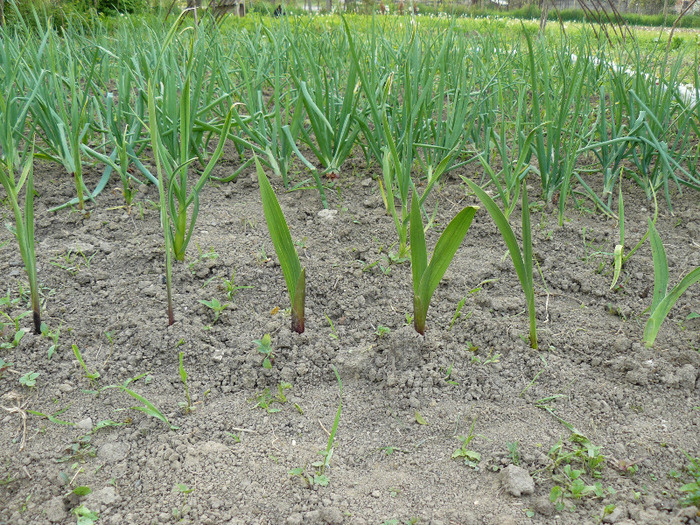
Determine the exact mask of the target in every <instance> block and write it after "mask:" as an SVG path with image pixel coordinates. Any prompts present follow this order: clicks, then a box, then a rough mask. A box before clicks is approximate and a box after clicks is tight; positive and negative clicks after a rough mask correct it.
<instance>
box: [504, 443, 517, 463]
mask: <svg viewBox="0 0 700 525" xmlns="http://www.w3.org/2000/svg"><path fill="white" fill-rule="evenodd" d="M519 445H520V444H519V443H518V442H517V441H515V442H513V443H506V447H508V457H509V458H510V460H511V461H512V462H513V465H520V452H519V451H518V446H519Z"/></svg>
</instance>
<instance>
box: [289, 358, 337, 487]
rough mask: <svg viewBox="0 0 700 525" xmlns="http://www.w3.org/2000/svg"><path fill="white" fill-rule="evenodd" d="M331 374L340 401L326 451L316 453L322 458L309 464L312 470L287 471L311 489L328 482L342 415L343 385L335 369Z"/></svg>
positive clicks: (301, 468) (298, 468)
mask: <svg viewBox="0 0 700 525" xmlns="http://www.w3.org/2000/svg"><path fill="white" fill-rule="evenodd" d="M333 372H334V373H335V378H336V379H337V380H338V388H339V390H340V394H339V395H340V399H339V401H338V410H337V411H336V413H335V419H334V420H333V426H332V427H331V431H330V433H329V434H328V443H327V444H326V449H325V450H319V451H318V453H319V454H320V455H321V456H322V458H321V459H320V460H318V461H314V462H313V463H311V465H310V466H311V467H313V469H309V465H306V466H305V467H297V468H293V469H291V470H290V471H289V475H290V476H299V477H301V478H302V479H303V480H304V481H305V482H306V485H307V486H308V487H313V486H314V485H319V486H321V487H325V486H327V485H328V483H329V481H330V480H329V479H328V476H327V475H326V471H327V470H328V469H329V468H330V466H331V459H332V458H333V451H334V450H335V449H334V447H333V446H334V445H335V435H336V433H337V432H338V425H339V424H340V415H341V414H342V410H343V383H342V381H341V380H340V374H338V370H337V369H336V368H335V367H333Z"/></svg>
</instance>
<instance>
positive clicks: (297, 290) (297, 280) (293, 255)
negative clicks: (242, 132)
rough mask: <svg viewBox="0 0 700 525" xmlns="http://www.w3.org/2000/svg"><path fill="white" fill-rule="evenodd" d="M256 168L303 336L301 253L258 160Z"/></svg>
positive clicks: (297, 328)
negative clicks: (295, 244) (296, 246)
mask: <svg viewBox="0 0 700 525" xmlns="http://www.w3.org/2000/svg"><path fill="white" fill-rule="evenodd" d="M255 166H256V168H257V171H258V183H259V184H260V198H261V199H262V205H263V211H264V213H265V220H266V221H267V228H268V230H269V231H270V237H272V243H273V244H274V246H275V251H276V252H277V257H278V258H279V261H280V266H281V267H282V273H283V274H284V280H285V282H286V283H287V290H288V291H289V299H290V300H291V303H292V330H293V331H295V332H296V333H298V334H301V333H303V332H304V302H305V300H306V270H305V269H304V268H302V267H301V263H300V262H299V254H298V253H297V250H296V248H295V247H294V243H293V242H292V236H291V234H290V233H289V226H287V221H286V220H285V218H284V214H283V213H282V208H280V203H279V201H278V200H277V196H276V195H275V192H274V190H273V189H272V186H271V185H270V181H269V180H267V176H266V175H265V171H264V170H263V168H262V166H261V165H260V162H259V161H258V159H257V157H256V158H255Z"/></svg>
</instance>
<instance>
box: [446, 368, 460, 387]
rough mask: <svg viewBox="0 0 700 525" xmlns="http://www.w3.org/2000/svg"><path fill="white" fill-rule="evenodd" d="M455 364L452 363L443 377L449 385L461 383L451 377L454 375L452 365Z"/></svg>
mask: <svg viewBox="0 0 700 525" xmlns="http://www.w3.org/2000/svg"><path fill="white" fill-rule="evenodd" d="M453 366H454V364H451V365H450V366H449V367H448V368H447V371H446V372H445V377H444V378H443V379H444V380H445V383H447V384H448V385H459V383H458V382H457V381H455V380H454V379H450V378H451V377H452V367H453Z"/></svg>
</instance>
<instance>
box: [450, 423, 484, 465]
mask: <svg viewBox="0 0 700 525" xmlns="http://www.w3.org/2000/svg"><path fill="white" fill-rule="evenodd" d="M475 425H476V418H474V420H473V421H472V426H471V427H470V428H469V434H468V435H467V436H457V439H459V440H460V441H461V442H462V445H461V446H460V447H459V448H458V449H457V450H455V451H454V452H453V453H452V459H462V460H464V464H465V465H467V466H468V467H471V468H473V469H474V470H479V462H480V461H481V454H479V453H478V452H475V451H474V450H470V449H469V448H468V447H469V443H471V442H472V440H473V439H474V438H475V437H476V436H475V435H474V426H475Z"/></svg>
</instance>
